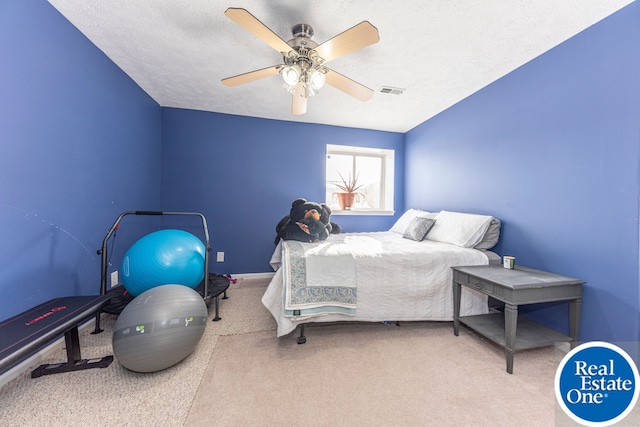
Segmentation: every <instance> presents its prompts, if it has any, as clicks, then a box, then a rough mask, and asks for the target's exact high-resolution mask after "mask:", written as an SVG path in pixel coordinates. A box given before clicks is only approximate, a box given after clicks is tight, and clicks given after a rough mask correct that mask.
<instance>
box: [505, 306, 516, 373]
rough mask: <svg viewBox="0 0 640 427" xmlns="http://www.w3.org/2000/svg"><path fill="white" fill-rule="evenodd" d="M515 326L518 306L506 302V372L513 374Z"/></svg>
mask: <svg viewBox="0 0 640 427" xmlns="http://www.w3.org/2000/svg"><path fill="white" fill-rule="evenodd" d="M517 327H518V306H517V305H513V304H508V303H507V304H505V306H504V331H505V339H506V346H505V355H506V356H507V372H508V373H510V374H513V355H514V353H515V352H516V328H517Z"/></svg>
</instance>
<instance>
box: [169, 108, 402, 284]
mask: <svg viewBox="0 0 640 427" xmlns="http://www.w3.org/2000/svg"><path fill="white" fill-rule="evenodd" d="M327 144H341V145H355V146H368V147H375V148H389V149H394V150H396V166H395V169H396V188H395V194H396V195H397V197H396V206H397V207H398V208H402V206H403V205H404V200H403V198H402V194H403V191H404V188H403V177H402V170H403V159H404V135H402V134H399V133H390V132H379V131H371V130H362V129H351V128H341V127H335V126H324V125H313V124H304V123H293V122H285V121H276V120H265V119H257V118H250V117H241V116H233V115H225V114H217V113H207V112H202V111H193V110H182V109H173V108H163V109H162V177H163V178H162V206H163V209H164V210H166V211H170V210H189V211H198V212H202V213H203V214H204V215H205V216H206V217H207V221H208V223H209V228H210V234H211V241H212V251H213V256H212V262H211V264H210V266H209V270H210V271H213V272H217V273H256V272H267V271H272V270H271V268H270V267H269V259H270V258H271V254H272V253H273V249H274V248H275V246H274V243H273V241H274V238H275V226H276V224H277V223H278V221H280V219H281V218H282V217H283V216H285V215H288V214H289V209H290V208H291V202H292V201H293V200H295V199H297V198H299V197H304V198H306V199H307V200H312V201H317V202H323V201H324V195H325V181H324V176H325V163H324V158H325V152H326V145H327ZM332 221H333V222H335V223H337V224H339V225H340V226H341V227H342V229H343V231H367V230H369V231H370V230H381V229H388V228H389V227H390V226H391V224H393V221H394V217H389V216H357V217H354V216H333V217H332ZM218 251H222V252H224V253H225V262H223V263H217V262H215V252H218Z"/></svg>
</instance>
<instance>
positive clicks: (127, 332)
mask: <svg viewBox="0 0 640 427" xmlns="http://www.w3.org/2000/svg"><path fill="white" fill-rule="evenodd" d="M207 314H208V313H207V305H206V304H205V303H204V301H203V299H202V297H201V296H200V294H198V293H197V292H196V291H195V290H193V289H191V288H188V287H186V286H183V285H161V286H156V287H154V288H151V289H149V290H148V291H145V292H143V293H142V294H140V295H138V296H137V297H136V298H134V300H133V301H132V302H131V303H129V304H128V305H127V306H126V307H125V308H124V310H123V311H122V313H121V314H120V316H119V317H118V319H117V320H116V324H115V328H114V332H113V353H114V354H115V356H116V359H117V360H118V363H120V364H121V365H122V366H124V367H125V368H127V369H129V370H131V371H134V372H156V371H160V370H162V369H166V368H169V367H171V366H173V365H175V364H176V363H178V362H180V361H182V360H183V359H184V358H186V357H187V356H188V355H189V354H191V352H193V350H194V349H195V347H196V345H197V344H198V342H199V341H200V339H201V338H202V335H203V334H204V330H205V326H206V322H207Z"/></svg>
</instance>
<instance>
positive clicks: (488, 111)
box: [405, 3, 640, 342]
mask: <svg viewBox="0 0 640 427" xmlns="http://www.w3.org/2000/svg"><path fill="white" fill-rule="evenodd" d="M639 9H640V5H638V3H633V4H632V5H630V6H628V7H627V8H625V9H623V10H622V11H620V12H618V13H616V14H614V15H612V16H611V17H609V18H608V19H605V20H604V21H602V22H600V23H598V24H596V25H595V26H593V27H591V28H589V29H587V30H585V31H584V32H582V33H580V34H578V35H577V36H575V37H573V38H572V39H570V40H569V41H567V42H565V43H563V44H561V45H560V46H558V47H556V48H555V49H553V50H551V51H549V52H547V53H545V54H544V55H542V56H540V57H538V58H537V59H535V60H534V61H531V62H530V63H528V64H526V65H524V66H522V67H521V68H519V69H517V70H516V71H514V72H512V73H511V74H509V75H508V76H506V77H504V78H502V79H500V80H498V81H496V82H495V83H494V84H492V85H490V86H488V87H486V88H484V89H483V90H481V91H479V92H478V93H476V94H474V95H473V96H471V97H469V98H467V99H465V100H464V101H463V102H461V103H459V104H457V105H455V106H453V107H452V108H450V109H449V110H447V111H445V112H443V113H441V114H440V115H438V116H437V117H435V118H433V119H431V120H429V121H427V122H425V123H423V124H422V125H420V126H418V127H417V128H415V129H413V130H411V131H410V132H408V133H407V135H406V159H407V160H406V176H405V179H406V194H405V197H406V203H407V206H410V207H411V206H413V207H421V208H425V209H432V210H439V209H450V210H462V211H472V212H478V213H486V214H491V215H495V216H496V217H498V218H500V219H502V220H503V221H504V226H503V233H502V238H501V244H500V246H499V247H498V249H497V250H498V251H500V252H501V253H502V254H503V255H504V254H508V255H514V256H515V257H516V263H518V264H522V265H527V266H530V267H534V268H541V269H546V270H549V271H553V272H557V273H560V274H565V275H568V276H573V277H577V278H580V279H582V280H585V281H587V283H586V285H585V289H584V305H583V315H582V334H581V337H582V338H583V339H585V340H591V339H606V340H609V341H636V342H637V341H638V340H639V325H638V321H639V320H638V318H639V315H638V311H639V310H638V309H639V300H638V297H639V293H638V195H639V182H640V181H639V177H640V162H639V160H640V155H639V154H640V153H639V151H640V101H639V100H640V19H639V16H640V14H639ZM530 315H531V316H533V317H535V318H537V319H538V320H542V321H544V322H546V323H548V324H551V325H553V326H555V327H557V328H559V329H564V330H565V331H566V329H567V326H566V324H567V321H566V306H564V305H553V306H544V307H539V308H536V310H535V312H533V313H530Z"/></svg>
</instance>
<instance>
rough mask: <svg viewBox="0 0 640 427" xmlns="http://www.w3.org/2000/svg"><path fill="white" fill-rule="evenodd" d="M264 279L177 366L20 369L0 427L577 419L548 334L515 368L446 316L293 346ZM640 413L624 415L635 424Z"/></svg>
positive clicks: (242, 285)
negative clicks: (562, 390) (273, 311)
mask: <svg viewBox="0 0 640 427" xmlns="http://www.w3.org/2000/svg"><path fill="white" fill-rule="evenodd" d="M267 282H268V281H265V280H242V279H241V280H239V282H238V283H237V284H235V285H231V287H230V288H229V291H228V295H229V297H230V298H229V299H227V300H220V316H221V317H222V320H221V321H220V322H208V325H207V329H206V332H205V335H204V337H203V339H202V340H201V341H200V343H199V345H198V347H197V348H196V350H195V351H194V353H192V354H191V355H190V356H189V357H188V358H187V359H185V360H184V361H183V362H181V363H179V364H178V365H176V366H174V367H172V368H170V369H166V370H164V371H161V372H156V373H152V374H136V373H133V372H130V371H128V370H126V369H124V368H123V367H122V366H120V365H119V364H118V363H117V361H115V362H114V363H112V364H111V366H109V367H108V368H105V369H92V370H87V371H81V372H75V373H67V374H59V375H50V376H45V377H41V378H37V379H31V378H30V377H29V375H30V373H29V372H25V373H24V374H22V375H21V376H20V377H18V378H16V379H15V380H13V381H11V382H10V383H8V384H7V385H5V386H4V387H2V389H0V426H9V427H13V426H16V427H18V426H20V427H23V426H136V427H144V426H189V427H190V426H280V425H287V424H289V425H296V426H471V425H473V426H516V425H518V426H519V425H523V426H524V425H526V426H567V427H568V426H576V425H577V424H575V423H573V422H572V421H570V420H569V419H568V417H566V416H565V415H564V414H563V413H562V412H561V411H560V409H559V407H558V405H557V404H556V403H555V398H554V395H553V377H554V374H555V369H556V367H557V366H558V363H559V361H560V359H561V357H562V353H561V352H559V351H557V350H555V349H554V348H552V347H548V348H543V349H537V350H531V351H524V352H519V353H517V354H516V358H515V365H514V374H513V375H509V374H507V373H506V372H505V361H504V354H503V352H502V351H501V350H500V349H498V348H496V347H495V346H494V345H492V344H490V343H488V342H486V341H484V340H483V339H481V338H479V337H478V336H477V335H476V334H474V333H473V332H471V331H469V330H467V329H462V330H461V334H460V336H459V337H455V336H454V335H453V331H452V325H451V323H450V322H444V323H434V322H432V323H403V324H402V325H401V326H400V327H397V326H395V325H383V324H361V323H360V324H338V325H322V326H310V327H308V328H307V332H306V335H307V338H308V341H307V343H306V344H304V345H298V344H297V340H296V338H297V333H293V334H291V335H289V336H287V337H284V338H280V339H278V338H276V333H275V322H274V321H273V319H272V318H271V315H270V314H269V313H268V311H267V310H266V309H265V308H264V307H263V306H262V304H261V302H260V299H261V297H262V294H263V293H264V290H265V286H266V284H267ZM209 311H210V317H213V304H212V306H211V307H210V309H209ZM114 322H115V317H114V316H103V324H104V326H105V332H104V333H102V334H99V335H91V334H89V333H88V332H89V331H85V332H83V333H82V334H81V345H82V350H83V357H100V356H103V355H106V354H112V350H111V334H112V330H113V324H114ZM64 358H65V354H64V351H63V350H58V351H56V352H54V353H53V354H52V355H51V356H50V357H48V359H47V360H46V362H47V363H53V362H58V361H62V360H64ZM637 412H639V411H638V410H636V411H634V413H633V414H632V415H630V416H629V417H628V419H626V420H624V422H623V423H620V424H619V425H621V426H622V425H625V426H626V425H639V424H635V423H637V420H638V418H637V416H634V415H637Z"/></svg>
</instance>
